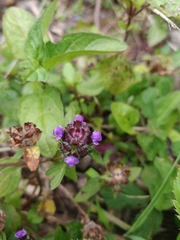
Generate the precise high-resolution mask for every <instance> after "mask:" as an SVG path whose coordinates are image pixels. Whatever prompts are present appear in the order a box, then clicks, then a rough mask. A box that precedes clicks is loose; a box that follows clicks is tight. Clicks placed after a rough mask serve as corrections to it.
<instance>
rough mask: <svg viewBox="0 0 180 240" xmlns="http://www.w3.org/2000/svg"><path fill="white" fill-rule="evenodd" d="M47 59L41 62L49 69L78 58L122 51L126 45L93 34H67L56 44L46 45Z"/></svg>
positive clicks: (119, 41)
mask: <svg viewBox="0 0 180 240" xmlns="http://www.w3.org/2000/svg"><path fill="white" fill-rule="evenodd" d="M47 48H48V52H49V58H48V59H46V60H45V61H44V62H43V66H44V67H45V69H50V68H52V67H54V66H56V65H58V64H60V63H62V62H68V61H70V60H72V59H74V58H77V57H80V56H88V55H94V54H107V53H113V52H119V51H124V50H125V49H126V48H127V45H126V43H124V42H123V41H121V40H117V39H113V38H110V37H106V36H102V35H99V34H93V33H74V34H67V35H65V36H64V37H63V39H62V40H61V41H60V42H59V43H58V44H53V43H48V44H47Z"/></svg>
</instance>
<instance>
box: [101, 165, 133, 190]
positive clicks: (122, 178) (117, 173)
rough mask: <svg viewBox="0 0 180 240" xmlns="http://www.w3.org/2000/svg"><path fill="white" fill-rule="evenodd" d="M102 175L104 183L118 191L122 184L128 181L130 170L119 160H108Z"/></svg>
mask: <svg viewBox="0 0 180 240" xmlns="http://www.w3.org/2000/svg"><path fill="white" fill-rule="evenodd" d="M103 175H104V176H105V180H106V184H107V185H108V186H112V187H113V188H114V191H115V192H119V191H120V190H121V187H122V185H123V184H127V183H128V182H129V180H128V177H129V175H130V170H129V169H128V168H126V167H125V166H124V165H123V164H122V163H120V162H116V161H110V162H109V163H108V164H107V169H106V171H105V172H104V174H103Z"/></svg>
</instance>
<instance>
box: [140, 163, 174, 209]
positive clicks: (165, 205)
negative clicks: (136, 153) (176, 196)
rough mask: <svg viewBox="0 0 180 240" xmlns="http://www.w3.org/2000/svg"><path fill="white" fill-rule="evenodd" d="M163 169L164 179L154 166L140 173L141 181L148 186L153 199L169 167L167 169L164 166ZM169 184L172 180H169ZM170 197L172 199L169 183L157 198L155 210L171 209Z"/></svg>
mask: <svg viewBox="0 0 180 240" xmlns="http://www.w3.org/2000/svg"><path fill="white" fill-rule="evenodd" d="M157 164H158V163H157ZM161 167H163V164H161ZM159 168H160V167H159ZM164 169H165V170H166V171H165V172H166V175H165V176H164V177H162V175H161V171H158V169H157V168H156V167H154V166H146V167H145V168H144V169H143V171H142V179H143V182H144V183H145V184H146V185H147V186H148V189H149V192H150V195H151V198H153V197H154V196H155V194H156V193H157V191H158V189H159V188H160V186H161V185H162V182H163V180H164V178H165V177H166V176H167V173H168V170H169V169H170V166H169V168H168V166H165V168H164ZM163 171H164V170H163ZM163 175H164V174H163ZM170 182H172V178H171V179H170ZM172 197H173V194H172V186H171V187H170V183H167V184H166V187H165V188H164V190H163V192H162V194H161V196H160V197H159V199H158V200H157V202H156V204H155V207H156V209H158V210H167V209H169V208H171V207H172Z"/></svg>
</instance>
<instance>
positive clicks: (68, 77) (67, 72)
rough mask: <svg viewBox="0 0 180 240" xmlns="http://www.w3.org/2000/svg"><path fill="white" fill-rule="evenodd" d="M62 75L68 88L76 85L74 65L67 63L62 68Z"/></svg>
mask: <svg viewBox="0 0 180 240" xmlns="http://www.w3.org/2000/svg"><path fill="white" fill-rule="evenodd" d="M62 75H63V77H64V81H65V83H66V85H67V86H71V87H72V86H74V85H75V84H76V70H75V68H74V66H73V64H72V63H70V62H67V63H65V64H64V66H63V68H62Z"/></svg>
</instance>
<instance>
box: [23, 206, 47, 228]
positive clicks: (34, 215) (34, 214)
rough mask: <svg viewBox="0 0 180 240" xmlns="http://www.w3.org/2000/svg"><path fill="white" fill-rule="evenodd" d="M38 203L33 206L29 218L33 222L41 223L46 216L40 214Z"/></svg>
mask: <svg viewBox="0 0 180 240" xmlns="http://www.w3.org/2000/svg"><path fill="white" fill-rule="evenodd" d="M37 208H38V203H37V204H34V205H33V206H31V209H30V210H29V211H28V214H27V219H28V222H30V223H31V224H39V223H41V222H42V221H43V219H44V217H43V216H40V215H39V214H38V211H37Z"/></svg>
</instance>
